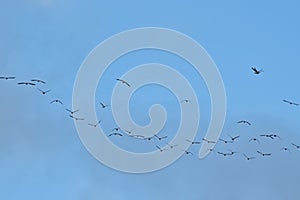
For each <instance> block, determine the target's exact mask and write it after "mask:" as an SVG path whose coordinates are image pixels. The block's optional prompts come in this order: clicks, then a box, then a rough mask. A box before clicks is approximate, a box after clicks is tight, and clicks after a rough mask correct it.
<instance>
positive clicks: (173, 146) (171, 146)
mask: <svg viewBox="0 0 300 200" xmlns="http://www.w3.org/2000/svg"><path fill="white" fill-rule="evenodd" d="M166 144H167V145H168V147H170V149H173V148H175V147H177V146H178V144H174V145H171V144H169V143H166Z"/></svg>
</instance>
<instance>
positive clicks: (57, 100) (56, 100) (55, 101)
mask: <svg viewBox="0 0 300 200" xmlns="http://www.w3.org/2000/svg"><path fill="white" fill-rule="evenodd" d="M53 103H59V104H61V105H63V102H62V101H61V100H59V99H55V100H53V101H51V102H50V104H53Z"/></svg>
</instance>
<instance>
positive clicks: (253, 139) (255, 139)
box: [249, 138, 260, 144]
mask: <svg viewBox="0 0 300 200" xmlns="http://www.w3.org/2000/svg"><path fill="white" fill-rule="evenodd" d="M252 141H254V142H257V143H258V144H260V141H259V140H258V139H257V138H251V139H250V140H249V142H252Z"/></svg>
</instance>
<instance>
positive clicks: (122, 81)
mask: <svg viewBox="0 0 300 200" xmlns="http://www.w3.org/2000/svg"><path fill="white" fill-rule="evenodd" d="M116 80H117V81H120V82H121V83H124V84H125V85H127V86H128V87H130V84H129V83H128V82H127V81H125V80H122V79H119V78H117V79H116Z"/></svg>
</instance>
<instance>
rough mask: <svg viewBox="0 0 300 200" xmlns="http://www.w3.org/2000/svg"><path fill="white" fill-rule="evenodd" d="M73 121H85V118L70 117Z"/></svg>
mask: <svg viewBox="0 0 300 200" xmlns="http://www.w3.org/2000/svg"><path fill="white" fill-rule="evenodd" d="M69 116H70V117H71V118H72V119H75V120H76V121H82V120H84V118H77V117H74V116H73V115H69Z"/></svg>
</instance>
